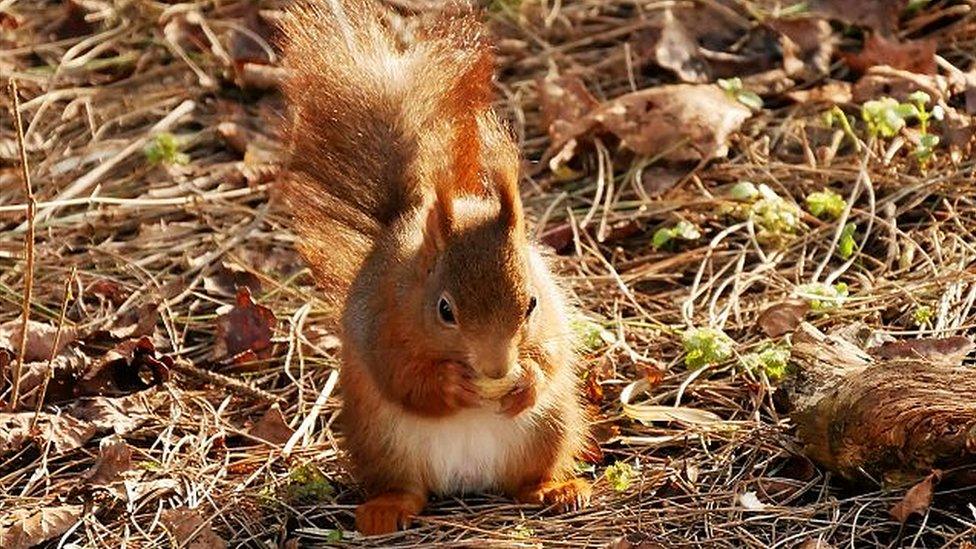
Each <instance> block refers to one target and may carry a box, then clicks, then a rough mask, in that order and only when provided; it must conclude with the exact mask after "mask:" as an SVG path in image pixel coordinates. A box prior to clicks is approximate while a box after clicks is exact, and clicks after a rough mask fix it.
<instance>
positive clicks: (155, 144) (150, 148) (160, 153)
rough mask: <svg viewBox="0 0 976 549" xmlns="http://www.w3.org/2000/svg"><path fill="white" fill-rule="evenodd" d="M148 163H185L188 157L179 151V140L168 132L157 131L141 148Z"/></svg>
mask: <svg viewBox="0 0 976 549" xmlns="http://www.w3.org/2000/svg"><path fill="white" fill-rule="evenodd" d="M143 153H145V155H146V160H148V161H149V164H151V165H153V166H155V165H157V164H167V165H172V164H186V163H187V162H189V161H190V157H189V156H187V155H186V153H182V152H180V142H179V140H178V139H177V138H176V136H175V135H173V134H171V133H169V132H162V133H158V134H156V135H155V136H153V138H152V140H151V141H149V143H148V144H147V145H146V147H145V149H143Z"/></svg>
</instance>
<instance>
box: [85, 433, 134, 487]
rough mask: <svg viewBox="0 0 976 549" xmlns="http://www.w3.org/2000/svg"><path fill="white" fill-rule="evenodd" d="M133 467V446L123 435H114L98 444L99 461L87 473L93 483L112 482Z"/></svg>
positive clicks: (88, 479) (103, 483)
mask: <svg viewBox="0 0 976 549" xmlns="http://www.w3.org/2000/svg"><path fill="white" fill-rule="evenodd" d="M130 469H132V447H131V446H129V445H128V444H126V442H125V441H124V440H122V437H120V436H118V435H112V436H109V437H105V438H103V439H102V440H101V442H100V443H99V445H98V461H96V462H95V465H93V466H92V468H91V469H90V470H89V471H88V473H86V474H85V476H86V480H87V481H88V482H90V483H91V484H96V485H105V484H111V483H113V482H115V481H116V480H118V479H119V476H120V475H121V474H122V473H124V472H126V471H128V470H130Z"/></svg>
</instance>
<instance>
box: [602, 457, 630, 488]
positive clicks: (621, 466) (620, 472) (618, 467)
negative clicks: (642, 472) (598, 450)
mask: <svg viewBox="0 0 976 549" xmlns="http://www.w3.org/2000/svg"><path fill="white" fill-rule="evenodd" d="M603 476H604V477H605V478H606V479H607V483H609V484H610V487H611V488H613V489H614V490H615V491H617V492H626V491H627V489H628V488H630V485H631V484H632V483H633V482H634V477H636V476H637V475H636V472H635V471H634V468H633V467H632V466H630V465H629V464H628V463H626V462H623V461H618V462H616V463H614V464H613V465H611V466H609V467H607V470H606V471H604V473H603Z"/></svg>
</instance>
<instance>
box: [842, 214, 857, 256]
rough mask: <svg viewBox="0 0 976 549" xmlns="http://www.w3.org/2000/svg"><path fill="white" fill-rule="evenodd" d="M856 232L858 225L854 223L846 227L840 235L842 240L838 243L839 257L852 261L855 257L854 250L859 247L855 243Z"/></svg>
mask: <svg viewBox="0 0 976 549" xmlns="http://www.w3.org/2000/svg"><path fill="white" fill-rule="evenodd" d="M856 230H857V225H856V224H854V223H848V224H847V225H844V230H842V231H841V233H840V240H839V241H838V242H837V255H839V256H840V258H841V259H845V260H846V259H850V257H851V256H852V255H854V249H855V248H856V247H857V244H856V243H855V242H854V231H856Z"/></svg>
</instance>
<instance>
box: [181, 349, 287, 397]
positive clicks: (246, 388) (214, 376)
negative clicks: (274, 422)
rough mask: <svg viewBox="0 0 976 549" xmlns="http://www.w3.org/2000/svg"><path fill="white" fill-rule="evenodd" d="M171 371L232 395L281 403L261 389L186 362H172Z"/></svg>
mask: <svg viewBox="0 0 976 549" xmlns="http://www.w3.org/2000/svg"><path fill="white" fill-rule="evenodd" d="M172 369H173V370H175V371H177V372H179V373H181V374H183V375H187V376H190V377H195V378H197V379H200V380H203V381H206V382H207V383H210V384H211V385H216V386H218V387H223V388H225V389H228V390H230V391H231V392H233V393H238V394H241V395H244V396H247V397H250V398H253V399H255V400H263V401H266V402H281V400H282V399H281V397H279V396H276V395H273V394H271V393H269V392H267V391H265V390H263V389H258V388H257V387H254V386H253V385H250V384H248V383H245V382H243V381H241V380H239V379H234V378H232V377H230V376H225V375H224V374H218V373H217V372H211V371H209V370H204V369H201V368H197V367H196V366H194V365H193V364H191V363H190V362H189V361H187V360H183V359H177V360H175V361H173V367H172Z"/></svg>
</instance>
